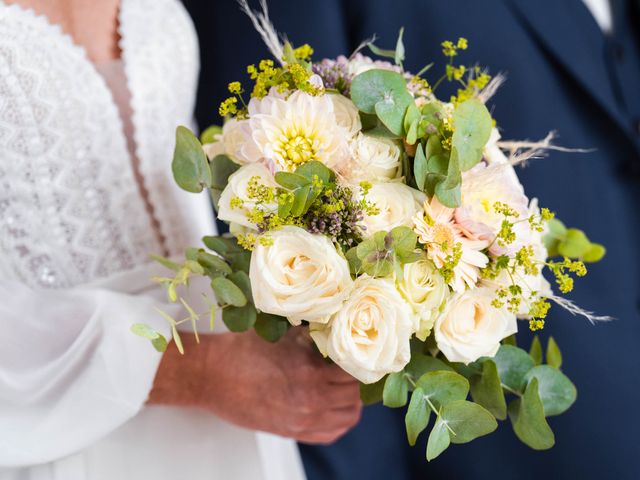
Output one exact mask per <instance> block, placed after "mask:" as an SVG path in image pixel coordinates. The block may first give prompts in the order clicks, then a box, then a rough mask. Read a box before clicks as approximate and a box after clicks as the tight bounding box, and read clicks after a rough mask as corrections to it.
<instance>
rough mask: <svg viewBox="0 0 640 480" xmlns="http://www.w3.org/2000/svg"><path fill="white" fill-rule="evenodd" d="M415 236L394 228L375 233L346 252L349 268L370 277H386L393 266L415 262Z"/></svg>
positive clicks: (410, 232)
mask: <svg viewBox="0 0 640 480" xmlns="http://www.w3.org/2000/svg"><path fill="white" fill-rule="evenodd" d="M417 241H418V238H417V236H416V234H415V233H414V232H413V230H411V229H410V228H408V227H404V226H400V227H395V228H394V229H392V230H391V231H390V232H384V231H381V232H376V233H375V234H373V236H372V237H371V238H368V239H367V240H364V241H363V242H361V243H360V244H359V245H358V246H357V247H356V248H355V250H354V251H352V250H349V251H347V260H348V261H349V264H350V268H352V269H354V270H355V271H362V272H364V273H366V274H367V275H371V276H372V277H386V276H388V275H390V274H391V273H392V272H393V269H394V266H395V265H397V264H402V263H411V262H415V261H416V260H417V259H418V258H419V255H418V254H417V252H416V243H417Z"/></svg>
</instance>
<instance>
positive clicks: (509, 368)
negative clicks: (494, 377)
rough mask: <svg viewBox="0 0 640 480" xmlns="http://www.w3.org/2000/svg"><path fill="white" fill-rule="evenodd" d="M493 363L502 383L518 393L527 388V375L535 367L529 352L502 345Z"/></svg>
mask: <svg viewBox="0 0 640 480" xmlns="http://www.w3.org/2000/svg"><path fill="white" fill-rule="evenodd" d="M493 361H494V362H495V363H496V366H497V367H498V374H499V375H500V379H501V381H502V383H503V384H504V385H506V386H507V387H508V388H510V389H512V390H515V391H518V392H520V391H522V390H523V388H524V387H525V375H526V374H527V372H528V371H529V370H531V369H532V368H533V367H534V366H535V364H534V362H533V359H532V358H531V356H530V355H529V354H528V353H527V352H525V351H524V350H522V349H520V348H517V347H514V346H511V345H501V346H500V349H499V350H498V353H496V355H495V357H493Z"/></svg>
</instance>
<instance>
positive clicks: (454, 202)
mask: <svg viewBox="0 0 640 480" xmlns="http://www.w3.org/2000/svg"><path fill="white" fill-rule="evenodd" d="M443 184H444V182H440V183H438V184H437V185H436V190H435V193H436V197H438V200H439V201H440V203H442V204H443V205H444V206H445V207H449V208H457V207H459V206H460V205H461V203H462V194H461V192H460V185H456V186H455V187H453V188H445V187H444V186H443Z"/></svg>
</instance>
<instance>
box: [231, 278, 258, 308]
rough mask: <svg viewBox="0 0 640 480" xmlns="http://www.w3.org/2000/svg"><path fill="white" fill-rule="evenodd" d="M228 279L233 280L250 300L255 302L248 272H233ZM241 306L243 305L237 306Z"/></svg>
mask: <svg viewBox="0 0 640 480" xmlns="http://www.w3.org/2000/svg"><path fill="white" fill-rule="evenodd" d="M227 279H228V280H231V281H232V282H233V283H234V284H235V285H236V286H237V287H238V288H239V289H240V290H241V291H242V293H243V295H244V296H245V298H246V300H247V301H248V302H253V294H252V293H251V280H249V275H247V273H246V272H243V271H237V272H233V273H232V274H231V275H229V276H228V277H227ZM241 306H242V305H236V307H241Z"/></svg>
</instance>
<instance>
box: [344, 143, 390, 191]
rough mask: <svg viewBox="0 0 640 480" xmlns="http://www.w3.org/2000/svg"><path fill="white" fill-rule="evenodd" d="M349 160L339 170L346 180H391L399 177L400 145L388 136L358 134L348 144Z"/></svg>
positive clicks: (355, 181)
mask: <svg viewBox="0 0 640 480" xmlns="http://www.w3.org/2000/svg"><path fill="white" fill-rule="evenodd" d="M350 148H351V157H352V158H351V161H350V162H348V164H347V165H346V167H345V168H344V169H342V171H341V172H340V173H341V174H342V175H343V176H344V177H345V178H346V179H347V180H348V181H350V182H352V183H359V182H360V181H362V180H372V181H377V180H382V181H384V180H391V179H394V178H398V177H400V175H401V174H402V166H401V162H400V154H401V151H400V147H399V146H398V144H397V143H396V142H394V141H393V140H390V139H388V138H376V137H372V136H369V135H365V134H363V133H360V134H358V136H356V138H354V139H353V141H352V142H351V145H350Z"/></svg>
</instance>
